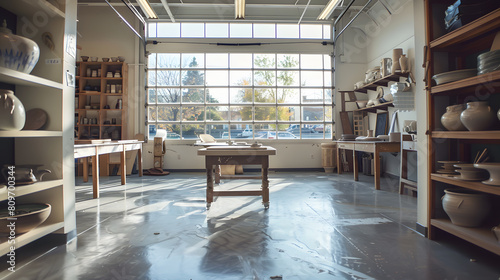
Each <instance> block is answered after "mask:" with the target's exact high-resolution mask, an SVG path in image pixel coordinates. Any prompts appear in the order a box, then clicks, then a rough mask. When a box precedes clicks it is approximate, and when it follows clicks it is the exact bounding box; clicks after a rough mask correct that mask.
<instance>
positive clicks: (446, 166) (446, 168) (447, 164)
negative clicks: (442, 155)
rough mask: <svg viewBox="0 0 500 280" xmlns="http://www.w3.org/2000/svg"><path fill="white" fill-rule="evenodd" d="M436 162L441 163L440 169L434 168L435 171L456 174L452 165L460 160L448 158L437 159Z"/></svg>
mask: <svg viewBox="0 0 500 280" xmlns="http://www.w3.org/2000/svg"><path fill="white" fill-rule="evenodd" d="M438 163H441V164H442V165H443V168H442V169H438V170H436V172H437V173H441V174H457V172H456V171H455V168H454V167H453V165H454V164H459V163H462V162H461V161H449V160H441V161H438Z"/></svg>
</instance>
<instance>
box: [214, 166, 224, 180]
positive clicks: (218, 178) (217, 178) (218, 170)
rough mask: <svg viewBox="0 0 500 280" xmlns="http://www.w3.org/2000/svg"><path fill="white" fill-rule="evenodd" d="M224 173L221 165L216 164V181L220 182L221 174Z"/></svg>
mask: <svg viewBox="0 0 500 280" xmlns="http://www.w3.org/2000/svg"><path fill="white" fill-rule="evenodd" d="M221 175H222V168H220V165H219V164H217V165H215V183H216V184H220V176H221Z"/></svg>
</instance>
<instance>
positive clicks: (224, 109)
mask: <svg viewBox="0 0 500 280" xmlns="http://www.w3.org/2000/svg"><path fill="white" fill-rule="evenodd" d="M228 116H229V107H228V106H209V107H207V121H228V120H229V119H228Z"/></svg>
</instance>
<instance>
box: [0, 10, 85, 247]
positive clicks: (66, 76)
mask: <svg viewBox="0 0 500 280" xmlns="http://www.w3.org/2000/svg"><path fill="white" fill-rule="evenodd" d="M0 7H1V8H2V9H5V10H6V11H7V12H5V13H8V12H10V13H12V14H13V15H15V16H17V27H18V30H13V33H17V34H22V35H24V34H23V33H22V26H23V25H25V20H26V18H29V19H32V18H35V17H36V16H37V15H38V16H42V15H46V16H47V19H48V21H47V22H46V23H45V24H44V25H43V26H42V25H40V26H37V28H38V29H37V32H35V34H33V36H32V37H30V39H32V40H33V41H35V42H36V43H37V44H38V46H39V48H40V59H39V61H38V63H37V64H36V66H35V68H34V69H33V71H32V72H31V73H30V74H26V73H21V72H18V71H15V70H11V69H7V68H3V67H0V82H2V83H4V84H7V85H6V87H7V88H9V89H13V91H14V94H15V95H16V96H17V97H18V98H19V99H20V100H21V102H22V103H23V105H24V107H25V109H26V111H28V110H30V109H34V108H41V109H43V110H44V111H46V112H47V114H48V121H47V123H46V125H45V127H44V128H43V129H42V130H21V131H0V138H3V139H10V140H6V142H9V143H10V142H12V143H13V144H12V146H10V145H3V146H2V147H0V154H2V155H4V154H12V153H13V159H12V160H13V161H14V162H9V163H8V165H12V166H17V165H40V169H49V170H51V171H52V173H51V174H47V175H45V176H44V177H43V180H44V181H41V182H36V183H34V184H31V185H25V186H16V188H15V190H14V191H13V193H14V194H15V202H16V206H20V205H21V204H23V203H48V204H50V205H51V207H52V210H51V213H50V215H49V217H48V219H47V220H46V221H45V222H44V223H43V224H42V225H40V226H38V227H36V228H35V229H33V230H31V231H29V232H27V233H24V234H19V235H16V236H15V238H16V239H15V240H16V242H15V247H16V248H19V247H22V246H24V245H26V244H29V243H31V242H33V241H35V240H37V239H39V238H41V237H44V236H46V235H49V234H52V235H56V236H58V237H61V239H63V240H64V241H68V240H69V239H71V238H73V237H74V236H76V215H75V197H74V192H75V176H74V160H73V147H74V144H73V131H72V129H71V128H72V127H73V114H74V109H73V108H74V107H73V106H74V99H73V96H74V86H72V85H71V83H72V81H73V79H72V78H73V77H74V72H75V55H76V43H75V41H71V40H68V39H69V38H76V11H77V1H76V0H59V1H57V6H54V5H52V4H51V3H49V2H47V1H45V0H27V1H23V2H22V3H19V2H18V1H1V2H0ZM7 24H8V26H9V23H7ZM11 26H12V25H11ZM16 31H17V32H16ZM43 32H51V33H52V34H53V35H54V36H53V42H54V47H55V48H54V50H50V49H49V48H48V47H47V46H45V44H44V43H43V42H42V36H40V35H41V34H42V33H43ZM24 36H26V35H24ZM71 50H74V52H71ZM54 56H56V57H58V58H59V59H60V63H58V64H50V65H49V64H46V63H45V60H46V59H48V58H53V57H54ZM12 150H13V152H11V151H12ZM8 161H10V159H8ZM7 199H8V193H7V190H6V188H5V187H3V188H0V201H2V203H5V201H6V200H7ZM63 240H61V241H63ZM10 246H12V244H11V243H8V242H7V239H6V237H5V236H4V237H2V238H0V254H1V255H5V254H7V253H8V252H10V250H11V249H10Z"/></svg>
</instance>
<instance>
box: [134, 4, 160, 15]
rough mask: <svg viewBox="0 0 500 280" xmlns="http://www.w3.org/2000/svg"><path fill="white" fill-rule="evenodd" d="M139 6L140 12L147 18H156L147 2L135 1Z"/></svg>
mask: <svg viewBox="0 0 500 280" xmlns="http://www.w3.org/2000/svg"><path fill="white" fill-rule="evenodd" d="M136 1H137V3H138V4H139V6H141V9H142V11H143V12H144V14H145V15H146V16H147V17H148V18H158V16H157V15H156V13H155V11H154V10H153V8H152V7H151V5H150V4H149V2H148V1H147V0H136Z"/></svg>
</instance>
